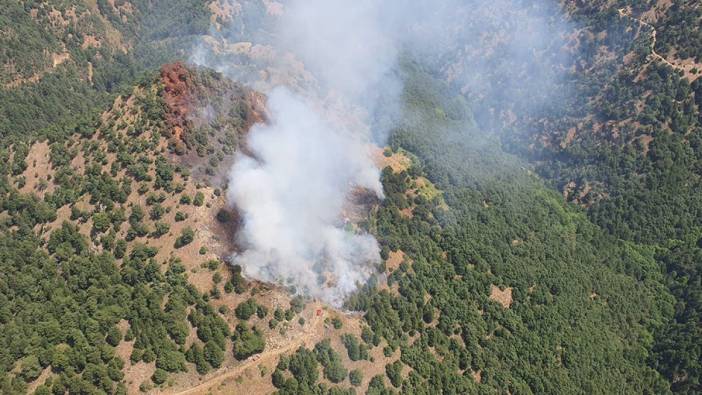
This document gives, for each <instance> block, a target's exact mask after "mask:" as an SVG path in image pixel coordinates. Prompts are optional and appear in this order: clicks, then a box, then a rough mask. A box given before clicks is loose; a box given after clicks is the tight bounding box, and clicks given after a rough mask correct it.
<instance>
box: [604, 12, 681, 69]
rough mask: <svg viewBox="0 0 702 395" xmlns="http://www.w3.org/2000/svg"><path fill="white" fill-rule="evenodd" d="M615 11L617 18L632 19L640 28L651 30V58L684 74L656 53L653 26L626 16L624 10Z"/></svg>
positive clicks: (655, 32) (654, 29) (678, 67)
mask: <svg viewBox="0 0 702 395" xmlns="http://www.w3.org/2000/svg"><path fill="white" fill-rule="evenodd" d="M617 11H619V16H621V17H622V18H629V19H632V20H634V21H636V23H638V24H639V25H641V26H648V27H649V28H651V56H653V58H655V59H657V60H658V61H660V62H663V63H665V64H667V65H668V66H670V67H672V68H673V69H675V70H679V71H682V72H683V73H685V69H684V68H682V67H680V66H677V65H674V64H673V63H670V62H669V61H668V59H666V58H664V57H663V56H661V55H660V54H659V53H658V52H656V34H657V31H656V28H655V27H653V25H651V24H650V23H647V22H644V21H642V20H641V19H637V18H634V17H633V16H631V15H629V14H627V12H626V9H624V8H620V9H618V10H617Z"/></svg>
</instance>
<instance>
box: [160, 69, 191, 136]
mask: <svg viewBox="0 0 702 395" xmlns="http://www.w3.org/2000/svg"><path fill="white" fill-rule="evenodd" d="M161 80H162V81H163V85H164V88H163V99H164V101H165V102H166V106H167V108H168V112H167V114H166V121H167V122H168V124H169V126H170V130H171V133H172V137H173V138H174V139H176V140H182V139H183V131H184V130H185V129H186V128H187V122H188V115H189V113H190V110H191V106H192V105H193V98H192V95H191V92H192V82H191V81H192V78H191V75H190V70H188V69H187V68H186V67H185V66H184V65H183V63H180V62H177V63H171V64H166V65H163V66H162V67H161Z"/></svg>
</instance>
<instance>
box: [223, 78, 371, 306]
mask: <svg viewBox="0 0 702 395" xmlns="http://www.w3.org/2000/svg"><path fill="white" fill-rule="evenodd" d="M268 106H269V111H270V113H271V117H272V118H271V120H270V123H269V124H267V125H257V126H255V127H254V128H253V129H252V130H251V132H250V137H249V142H248V144H249V148H250V150H251V151H252V152H253V153H254V154H255V158H253V157H251V156H246V155H242V156H241V157H240V158H239V160H238V161H237V163H236V164H235V165H234V167H233V169H232V171H231V181H230V185H229V198H230V199H231V201H232V202H234V203H236V205H237V206H238V208H239V209H240V210H241V211H242V213H244V218H245V223H244V227H243V229H242V231H241V236H242V240H243V242H244V243H245V244H244V247H245V248H246V249H245V251H244V252H243V253H242V254H241V255H239V256H237V257H236V258H235V260H236V262H239V263H241V264H242V265H243V266H244V268H245V269H246V274H248V275H250V276H253V277H256V278H260V279H263V280H266V281H277V280H281V279H283V280H290V282H291V283H292V284H295V285H298V286H301V287H303V288H304V289H305V291H307V292H309V293H310V294H312V295H315V296H322V297H324V298H325V299H327V300H328V301H332V302H341V299H340V298H341V297H342V296H343V295H345V294H346V293H348V292H351V291H353V290H354V289H355V287H356V285H357V283H360V282H363V281H364V280H366V279H367V278H368V276H369V274H370V267H369V264H371V263H376V262H377V261H378V259H379V258H378V245H377V243H376V241H375V239H374V238H373V237H371V236H370V235H368V234H355V233H353V232H350V231H347V230H345V229H344V223H343V222H342V218H341V217H340V213H341V211H342V206H343V205H344V202H345V198H346V194H347V193H348V192H349V189H350V188H351V187H352V186H359V187H364V188H368V189H370V190H372V191H374V192H375V193H377V194H378V195H381V194H382V189H381V186H380V183H379V181H378V171H377V169H375V168H374V167H373V166H372V164H371V163H370V161H369V159H368V147H367V145H365V144H363V143H362V141H361V140H359V139H358V138H356V136H354V135H353V134H352V133H350V132H349V131H345V130H342V129H341V127H340V126H338V125H336V126H335V125H333V124H331V123H330V122H329V121H328V120H325V119H324V118H323V117H322V116H321V115H320V114H319V113H317V112H316V111H314V110H313V108H312V107H311V106H310V105H309V104H307V103H306V102H305V101H303V100H302V99H300V98H299V97H296V96H295V95H293V94H291V93H290V92H289V91H287V90H286V89H284V88H281V89H276V90H274V91H273V92H271V94H270V96H269V100H268Z"/></svg>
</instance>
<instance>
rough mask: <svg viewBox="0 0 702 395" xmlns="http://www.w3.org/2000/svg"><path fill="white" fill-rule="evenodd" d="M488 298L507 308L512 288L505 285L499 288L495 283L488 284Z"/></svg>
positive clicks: (510, 299)
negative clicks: (502, 288)
mask: <svg viewBox="0 0 702 395" xmlns="http://www.w3.org/2000/svg"><path fill="white" fill-rule="evenodd" d="M490 300H494V301H495V302H497V303H499V304H501V305H502V307H504V308H505V309H508V308H509V307H510V306H511V305H512V288H511V287H507V288H505V289H504V290H501V289H500V288H499V287H497V286H495V285H490Z"/></svg>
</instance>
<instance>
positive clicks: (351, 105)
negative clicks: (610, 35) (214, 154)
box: [193, 0, 561, 304]
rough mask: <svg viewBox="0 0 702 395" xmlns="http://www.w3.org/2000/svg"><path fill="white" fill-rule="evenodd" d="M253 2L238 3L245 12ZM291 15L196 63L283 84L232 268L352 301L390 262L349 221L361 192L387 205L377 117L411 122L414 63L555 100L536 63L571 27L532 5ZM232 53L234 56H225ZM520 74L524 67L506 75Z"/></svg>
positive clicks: (260, 137)
mask: <svg viewBox="0 0 702 395" xmlns="http://www.w3.org/2000/svg"><path fill="white" fill-rule="evenodd" d="M221 1H233V0H221ZM252 2H255V1H254V0H239V3H241V4H242V6H241V7H239V9H248V8H251V4H252ZM269 3H270V2H269ZM278 10H282V13H280V12H277V13H276V15H275V16H274V17H270V18H266V23H265V24H266V26H270V24H271V22H270V20H271V19H273V20H274V22H273V23H272V25H273V26H274V27H273V28H272V29H271V31H266V32H265V34H261V29H257V28H256V27H252V25H255V23H254V22H252V21H251V20H250V19H246V18H243V17H241V18H240V20H241V23H239V22H238V21H239V20H237V19H235V20H234V21H233V22H232V24H233V25H237V23H239V25H237V26H233V27H232V28H231V31H230V32H229V33H228V32H227V31H226V30H225V31H222V32H217V33H216V34H215V36H217V38H216V39H213V38H211V37H210V43H212V42H214V43H215V44H214V45H216V46H217V49H216V50H211V49H208V48H206V47H205V46H200V47H198V48H197V50H196V53H195V55H194V57H193V59H194V60H195V61H196V62H197V63H199V64H203V65H207V66H210V67H214V68H216V69H218V70H220V71H223V72H225V73H227V74H229V75H230V76H232V77H234V78H238V79H243V80H245V81H251V80H253V79H255V78H252V76H253V75H255V76H259V75H263V76H264V78H266V79H267V80H268V83H269V85H272V86H273V88H272V89H271V90H270V91H269V92H267V93H269V98H268V112H269V119H270V122H269V123H268V124H266V125H257V126H255V127H254V128H253V129H252V130H251V131H250V133H249V135H248V144H247V146H248V148H249V151H250V153H251V155H247V154H244V153H240V154H239V157H238V158H237V161H236V163H235V165H234V166H233V168H232V170H231V174H230V183H229V191H228V198H229V200H230V202H231V203H232V204H234V205H235V206H236V207H237V208H238V209H239V210H240V211H241V213H242V215H243V228H242V229H241V231H240V234H239V238H240V240H239V241H240V244H241V245H242V246H243V247H244V249H243V252H242V253H241V254H238V255H236V256H235V257H234V258H233V260H234V262H235V263H239V264H241V266H242V267H243V268H244V273H245V274H246V275H248V276H251V277H254V278H258V279H261V280H265V281H273V282H283V283H285V284H292V285H295V286H297V287H298V288H301V289H303V290H304V291H305V292H306V293H308V294H311V295H313V296H316V297H321V298H324V299H325V300H327V301H330V302H332V303H336V304H339V303H340V302H341V301H342V300H343V298H344V297H345V296H347V295H348V294H349V293H350V292H352V291H354V290H355V289H356V287H357V285H358V284H359V283H363V282H364V281H366V280H367V279H368V278H369V276H370V275H371V273H372V267H373V264H375V263H377V262H378V261H379V260H380V257H379V253H378V246H377V243H376V241H375V239H374V238H373V237H372V236H370V235H368V234H365V233H354V232H351V231H347V230H346V229H345V224H344V220H343V218H342V215H341V212H342V207H343V206H344V203H345V201H346V199H347V196H348V194H349V192H350V191H351V190H352V189H353V188H355V187H362V188H367V189H369V190H371V191H374V192H375V193H376V194H377V195H378V196H379V197H381V196H382V188H381V185H380V182H379V171H378V169H376V168H375V166H374V164H373V162H372V160H371V157H370V153H369V150H368V146H369V143H370V142H371V141H372V140H373V139H376V140H377V138H378V136H386V135H387V133H386V131H385V130H377V129H378V128H380V125H378V124H373V121H372V119H374V115H376V113H377V112H378V111H380V112H382V113H383V115H384V118H383V119H384V120H383V125H384V126H385V127H387V119H388V118H390V119H392V118H393V116H398V115H399V114H400V113H399V111H398V109H399V108H400V107H401V105H400V97H401V93H402V84H401V78H400V75H401V74H402V73H401V71H400V70H399V67H398V63H399V61H398V58H399V57H400V56H401V54H402V55H405V56H407V55H408V56H409V57H415V58H422V59H423V60H424V61H425V63H427V64H429V65H430V66H431V67H432V68H433V69H434V70H435V71H436V73H437V74H438V75H443V76H444V77H445V78H446V79H447V80H449V81H454V84H455V85H457V89H460V90H461V91H463V92H464V93H466V95H467V96H469V99H471V98H472V99H474V100H481V101H482V100H484V99H491V98H501V97H502V96H510V97H513V98H519V99H521V95H522V94H523V93H526V94H528V96H527V97H532V98H534V97H547V96H548V95H547V94H545V92H546V91H547V89H548V88H546V86H547V85H549V84H547V83H544V82H547V80H548V78H550V77H551V76H550V75H546V74H545V72H544V71H543V70H545V69H546V66H550V65H544V64H542V63H545V62H549V61H550V60H546V61H543V60H542V61H540V63H539V62H537V61H535V59H540V58H539V54H540V53H542V52H544V51H545V48H546V47H547V46H549V45H553V44H552V43H550V42H549V41H554V40H555V41H558V34H559V33H558V32H559V26H560V24H561V21H560V18H559V17H558V15H559V12H558V11H557V10H555V9H552V7H550V6H543V4H542V3H541V2H526V1H522V0H496V1H494V2H488V1H482V0H481V1H477V0H466V1H457V0H445V1H428V0H408V1H404V2H399V1H382V0H357V1H347V0H290V1H286V2H283V4H282V6H281V7H278ZM244 21H245V23H244ZM246 29H250V30H252V31H256V33H252V34H251V37H248V38H246V39H248V40H251V41H254V42H253V43H248V42H242V43H238V44H236V45H229V44H228V43H227V35H229V38H230V39H231V38H233V37H235V38H236V39H237V40H241V39H242V38H244V36H245V35H246V34H245V30H246ZM498 32H500V33H499V34H498ZM257 37H265V38H263V39H261V41H262V42H264V43H262V44H257V43H256V42H255V40H256V39H257ZM554 37H555V38H554ZM217 40H220V41H217ZM557 45H560V44H558V43H557ZM227 48H231V49H233V52H234V53H235V55H231V56H229V57H224V56H219V55H221V53H222V52H226V49H227ZM218 54H219V55H218ZM495 54H498V55H499V56H498V55H495ZM218 56H219V58H218ZM291 58H294V59H296V61H293V62H291V61H290V59H291ZM272 59H278V61H279V62H277V61H276V60H272ZM297 61H299V62H297ZM236 62H241V64H234V63H236ZM247 62H248V63H247ZM264 63H265V64H266V65H264ZM275 63H278V64H277V65H276V67H278V68H281V67H282V68H285V67H286V65H287V66H288V67H290V68H294V69H295V70H292V71H291V73H289V74H286V72H285V71H284V72H282V73H280V72H279V70H278V71H275V70H273V67H269V66H270V65H271V64H275ZM299 64H302V65H304V71H303V72H301V71H300V70H297V68H298V66H299ZM513 64H517V65H524V67H521V68H520V69H508V68H507V67H508V66H510V65H513ZM290 65H292V66H290ZM497 72H499V75H497V74H496V73H497ZM519 73H526V74H519ZM539 73H543V74H544V75H539ZM289 75H299V76H304V77H302V78H301V80H304V83H300V82H299V81H292V79H290V78H288V76H289ZM308 75H311V76H313V79H314V83H308V82H309V81H307V80H308V79H309V78H308V77H307V76H308ZM488 75H489V76H491V77H490V78H487V77H485V78H484V77H483V76H488ZM529 75H535V78H528V76H529ZM281 76H282V77H281ZM254 85H255V86H257V85H256V82H254ZM286 85H287V87H286ZM262 86H266V85H265V84H263V85H262ZM276 86H277V87H276ZM471 95H473V96H472V97H471ZM487 101H489V100H487ZM532 101H535V100H532ZM520 102H525V103H526V104H524V105H525V106H528V105H529V104H528V103H529V100H527V101H522V100H520ZM388 114H390V115H389V116H388ZM404 115H407V116H411V114H404ZM376 143H380V144H382V143H383V142H382V141H376Z"/></svg>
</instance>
